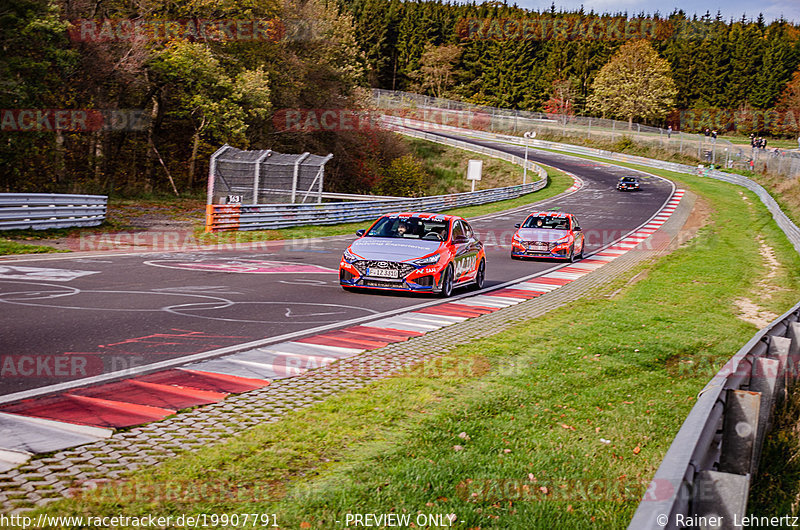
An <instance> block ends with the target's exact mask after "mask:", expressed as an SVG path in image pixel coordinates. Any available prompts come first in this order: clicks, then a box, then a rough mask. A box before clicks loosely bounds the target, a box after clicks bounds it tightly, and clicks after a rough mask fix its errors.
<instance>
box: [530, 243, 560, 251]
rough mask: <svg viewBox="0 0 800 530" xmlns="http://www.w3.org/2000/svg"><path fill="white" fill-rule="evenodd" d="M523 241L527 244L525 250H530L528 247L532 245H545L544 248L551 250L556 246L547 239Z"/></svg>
mask: <svg viewBox="0 0 800 530" xmlns="http://www.w3.org/2000/svg"><path fill="white" fill-rule="evenodd" d="M523 243H524V244H525V250H528V248H530V247H532V246H538V245H544V248H546V249H547V250H548V251H550V250H552V249H553V247H554V246H555V243H549V242H547V241H523Z"/></svg>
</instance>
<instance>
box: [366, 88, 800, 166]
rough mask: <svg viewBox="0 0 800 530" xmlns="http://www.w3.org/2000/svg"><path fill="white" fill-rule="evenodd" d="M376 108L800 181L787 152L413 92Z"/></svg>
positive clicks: (376, 96)
mask: <svg viewBox="0 0 800 530" xmlns="http://www.w3.org/2000/svg"><path fill="white" fill-rule="evenodd" d="M372 97H373V103H374V104H375V105H376V107H377V108H378V109H382V110H385V111H388V114H392V115H394V116H396V117H399V118H403V117H409V118H411V119H414V120H421V121H427V122H432V123H435V124H439V125H451V126H456V127H462V128H470V129H480V130H486V131H490V132H498V133H505V134H511V135H515V136H521V135H522V134H523V133H524V132H526V131H536V132H537V133H539V134H541V135H546V136H550V137H556V138H559V137H561V138H576V139H581V140H591V141H597V142H603V143H615V142H618V141H620V140H623V138H624V137H627V138H630V139H631V140H632V141H634V142H636V143H637V144H641V145H648V146H651V147H654V148H657V149H662V150H664V151H667V152H671V153H677V154H681V155H686V156H689V157H692V158H695V159H697V161H698V162H699V163H703V164H711V165H714V166H715V167H720V168H734V169H744V170H752V171H757V172H763V173H774V174H777V175H781V176H784V177H795V176H797V175H800V152H798V151H792V150H787V149H753V148H751V147H750V146H748V145H741V144H733V143H731V142H730V141H729V140H726V139H724V138H720V137H717V138H714V137H713V136H705V135H704V134H688V133H683V132H679V131H672V130H668V129H662V128H660V127H650V126H647V125H641V124H638V123H634V124H632V125H629V124H628V122H623V121H618V120H610V119H604V118H593V117H587V116H568V115H556V114H545V113H542V112H530V111H524V110H512V109H501V108H497V107H488V106H483V105H472V104H469V103H465V102H462V101H454V100H450V99H444V98H435V97H431V96H424V95H421V94H412V93H409V92H399V91H392V90H382V89H373V90H372Z"/></svg>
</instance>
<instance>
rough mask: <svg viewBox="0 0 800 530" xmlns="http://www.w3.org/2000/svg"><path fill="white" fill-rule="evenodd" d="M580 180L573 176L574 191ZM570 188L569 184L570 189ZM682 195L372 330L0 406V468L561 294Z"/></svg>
mask: <svg viewBox="0 0 800 530" xmlns="http://www.w3.org/2000/svg"><path fill="white" fill-rule="evenodd" d="M580 186H581V182H580V181H579V180H578V179H576V180H575V183H574V185H573V188H575V189H577V188H579V187H580ZM571 189H572V188H571ZM684 193H685V192H684V190H681V189H678V190H676V191H675V193H674V194H673V195H672V197H671V198H670V200H669V201H668V202H667V203H666V204H665V206H664V207H663V208H662V209H661V210H660V211H659V213H658V214H657V215H655V216H654V217H653V218H652V219H651V220H650V221H649V222H648V223H646V224H645V225H643V226H641V227H640V228H639V229H637V230H635V231H634V232H632V233H630V234H628V235H627V236H626V237H624V238H622V239H621V240H619V241H617V242H616V243H614V244H612V245H611V246H609V247H607V248H605V249H603V250H602V251H600V252H598V253H596V254H594V255H592V256H591V257H589V258H586V259H583V260H581V261H579V262H576V263H571V264H565V265H564V266H562V267H559V268H558V269H555V270H551V271H550V272H547V273H546V274H544V275H542V276H538V277H535V278H533V279H529V280H525V281H521V282H518V283H515V284H511V285H506V286H504V287H502V288H500V289H498V290H495V291H491V292H489V293H488V294H476V295H474V296H470V297H465V298H461V299H458V300H454V301H448V302H443V303H441V304H438V305H432V306H427V307H423V308H421V309H417V310H414V311H410V312H408V313H402V314H399V315H394V316H390V317H386V318H381V319H379V320H374V321H370V322H368V323H366V324H361V325H355V326H350V327H346V328H343V329H336V330H333V331H326V332H324V333H320V334H317V335H313V336H310V337H304V338H301V339H297V340H291V341H287V342H281V343H278V344H271V345H268V346H262V347H259V348H255V349H252V350H248V351H243V352H239V353H234V354H231V355H227V356H224V357H219V358H215V359H210V360H204V361H200V362H197V363H193V364H189V365H186V366H182V367H180V368H174V369H169V370H164V371H161V372H156V373H152V374H148V375H143V376H139V377H134V378H130V379H126V380H122V381H116V382H113V383H106V384H100V385H95V386H89V387H84V388H78V389H74V390H69V391H66V392H62V393H58V394H55V395H51V396H44V397H36V398H31V399H27V400H23V401H19V402H16V403H12V404H9V405H4V406H0V471H2V470H4V469H10V468H12V467H15V466H17V465H19V464H20V463H21V462H24V461H25V460H27V459H28V458H30V456H31V455H32V454H36V453H49V452H53V451H58V450H61V449H66V448H69V447H74V446H76V445H81V444H85V443H90V442H92V441H96V440H98V439H101V438H106V437H108V436H110V435H111V433H112V432H113V429H118V428H124V427H131V426H134V425H140V424H143V423H149V422H152V421H157V420H161V419H163V418H165V417H167V416H169V415H171V414H175V413H176V412H177V411H178V410H180V409H184V408H188V407H194V406H198V405H206V404H210V403H215V402H218V401H221V400H223V399H225V397H226V396H228V395H229V394H232V393H241V392H247V391H250V390H255V389H257V388H262V387H264V386H267V385H269V384H270V382H271V381H275V380H278V379H283V378H286V377H293V376H297V375H300V374H303V373H305V372H307V371H308V370H312V369H315V368H319V367H322V366H325V365H328V364H330V363H332V362H335V361H338V360H340V359H345V358H348V357H352V356H355V355H358V354H360V353H363V352H365V351H368V350H374V349H378V348H382V347H384V346H387V345H389V344H392V343H395V342H401V341H406V340H408V339H410V338H413V337H419V336H422V335H424V334H426V333H428V332H429V331H434V330H437V329H441V328H443V327H445V326H450V325H452V324H455V323H457V322H462V321H464V320H467V319H470V318H476V317H480V316H481V315H485V314H489V313H493V312H495V311H498V310H500V309H502V308H504V307H509V306H512V305H515V304H519V303H521V302H524V301H526V300H530V299H532V298H537V297H539V296H541V295H543V294H545V293H548V292H551V291H554V290H556V289H559V288H561V287H563V286H564V285H566V284H568V283H571V282H573V281H575V280H577V279H578V278H581V277H583V276H585V275H587V274H590V273H591V272H593V271H595V270H596V269H598V268H600V267H602V266H603V265H605V264H607V263H609V262H611V261H613V260H615V259H617V258H618V257H619V256H621V255H623V254H625V253H626V252H628V251H630V250H631V249H633V248H636V247H637V246H639V245H640V244H642V243H643V242H644V241H646V240H647V239H648V238H650V237H651V236H652V235H653V233H655V232H656V231H657V230H658V229H659V228H660V227H661V225H663V224H664V223H665V222H666V221H667V219H669V218H670V216H671V215H672V213H673V212H674V211H675V208H677V206H678V204H679V203H680V201H681V199H682V198H683V195H684Z"/></svg>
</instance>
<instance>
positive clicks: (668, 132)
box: [667, 125, 800, 145]
mask: <svg viewBox="0 0 800 530" xmlns="http://www.w3.org/2000/svg"><path fill="white" fill-rule="evenodd" d="M670 138H672V125H670V126H669V127H667V140H669V139H670ZM797 144H798V145H800V138H798V139H797Z"/></svg>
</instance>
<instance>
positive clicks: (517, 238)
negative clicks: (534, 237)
mask: <svg viewBox="0 0 800 530" xmlns="http://www.w3.org/2000/svg"><path fill="white" fill-rule="evenodd" d="M511 241H513V242H515V243H522V238H521V237H519V236H518V235H517V234H514V237H512V238H511Z"/></svg>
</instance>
